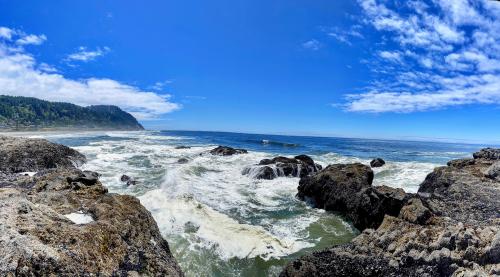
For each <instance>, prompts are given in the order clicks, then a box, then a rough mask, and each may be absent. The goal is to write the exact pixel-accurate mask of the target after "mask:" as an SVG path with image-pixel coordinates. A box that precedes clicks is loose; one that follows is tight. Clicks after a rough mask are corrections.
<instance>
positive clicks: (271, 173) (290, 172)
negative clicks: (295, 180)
mask: <svg viewBox="0 0 500 277" xmlns="http://www.w3.org/2000/svg"><path fill="white" fill-rule="evenodd" d="M319 170H321V165H319V164H315V163H314V161H313V159H312V158H311V157H309V156H307V155H299V156H296V157H294V158H287V157H281V156H279V157H275V158H273V159H263V160H261V161H260V162H259V164H258V165H256V166H252V167H249V168H246V169H245V170H244V171H243V175H249V176H250V177H252V178H255V179H267V180H271V179H274V178H277V177H285V176H291V177H304V176H307V175H309V174H311V173H313V172H317V171H319Z"/></svg>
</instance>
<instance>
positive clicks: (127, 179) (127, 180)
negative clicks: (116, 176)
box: [120, 175, 137, 186]
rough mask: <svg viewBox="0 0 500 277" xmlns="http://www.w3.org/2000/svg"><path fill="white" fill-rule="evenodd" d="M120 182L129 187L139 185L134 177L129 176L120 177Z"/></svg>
mask: <svg viewBox="0 0 500 277" xmlns="http://www.w3.org/2000/svg"><path fill="white" fill-rule="evenodd" d="M120 181H122V182H124V183H126V184H127V186H134V185H137V181H136V180H135V179H134V178H133V177H130V176H128V175H122V176H121V177H120Z"/></svg>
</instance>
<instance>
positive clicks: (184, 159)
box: [177, 158, 189, 164]
mask: <svg viewBox="0 0 500 277" xmlns="http://www.w3.org/2000/svg"><path fill="white" fill-rule="evenodd" d="M188 162H189V160H188V159H187V158H180V159H178V160H177V163H180V164H187V163H188Z"/></svg>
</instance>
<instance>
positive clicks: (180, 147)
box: [175, 145, 191, 149]
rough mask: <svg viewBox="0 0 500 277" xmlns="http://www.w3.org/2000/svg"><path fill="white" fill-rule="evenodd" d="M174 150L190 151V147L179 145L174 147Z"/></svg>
mask: <svg viewBox="0 0 500 277" xmlns="http://www.w3.org/2000/svg"><path fill="white" fill-rule="evenodd" d="M175 149H191V146H185V145H179V146H176V147H175Z"/></svg>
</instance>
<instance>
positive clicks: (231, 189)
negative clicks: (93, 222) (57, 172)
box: [29, 131, 481, 276]
mask: <svg viewBox="0 0 500 277" xmlns="http://www.w3.org/2000/svg"><path fill="white" fill-rule="evenodd" d="M29 136H31V137H43V138H46V139H49V140H51V141H54V142H58V143H62V144H65V145H68V146H71V147H74V148H75V149H77V150H79V151H80V152H82V153H83V154H85V155H86V156H87V158H88V163H87V164H85V165H84V166H83V168H84V169H88V170H94V171H98V172H100V173H101V174H102V177H101V181H102V183H103V184H104V185H106V186H107V187H108V188H109V190H110V191H111V192H116V193H122V194H130V195H135V196H137V197H138V198H139V199H140V201H141V203H142V204H143V205H144V206H145V207H146V208H147V209H148V210H149V211H150V212H151V213H152V215H153V217H154V218H155V220H156V222H157V223H158V226H159V228H160V230H161V232H162V234H163V236H164V237H165V238H166V239H167V240H168V242H169V244H170V246H171V249H172V252H173V254H174V256H175V257H176V259H177V261H178V262H179V264H180V265H181V267H182V269H183V270H184V272H185V273H186V275H187V276H276V275H278V274H279V272H280V271H281V268H282V267H283V266H284V265H285V264H286V263H287V262H289V261H291V260H293V259H294V258H296V257H298V256H301V255H304V254H307V253H310V252H312V251H314V250H319V249H324V248H326V247H328V246H332V245H335V244H341V243H346V242H349V241H350V240H351V239H352V238H353V237H355V236H356V235H357V233H358V231H357V230H356V229H355V228H353V227H352V226H351V225H350V224H349V222H347V221H345V220H344V219H343V218H342V217H341V216H339V215H337V214H334V213H330V212H325V211H323V210H319V209H314V208H311V207H309V206H308V205H307V204H306V203H304V202H302V201H299V200H297V199H296V198H295V194H296V193H297V186H298V182H299V179H298V178H290V177H281V178H276V179H274V180H255V179H251V178H250V177H248V176H244V175H242V174H241V172H242V171H243V169H244V168H245V167H247V166H249V165H252V164H257V163H258V162H259V161H260V160H261V159H264V158H272V157H275V156H277V155H283V156H295V155H299V154H307V155H310V156H311V157H312V158H313V159H314V160H315V161H317V162H318V163H319V164H321V165H323V166H326V165H328V164H333V163H351V162H361V163H365V164H369V162H370V160H371V159H372V158H375V157H381V158H383V159H385V160H386V162H387V164H386V165H385V166H384V167H382V168H376V169H374V171H375V179H374V185H387V186H391V187H396V188H403V189H404V190H405V191H407V192H416V191H417V189H418V185H419V184H420V183H421V182H422V181H423V179H424V178H425V176H426V175H427V174H428V173H430V172H431V171H432V170H433V168H434V167H436V166H440V165H444V164H446V162H447V161H448V160H450V159H456V158H462V157H469V156H470V155H471V153H472V152H475V151H477V150H478V149H480V148H481V146H479V145H468V144H452V143H436V142H409V141H385V140H365V139H347V138H319V137H294V136H277V135H255V134H236V133H220V132H187V131H141V132H81V133H37V134H31V135H29ZM217 145H228V146H232V147H238V148H245V149H247V150H249V153H248V154H243V155H235V156H229V157H221V156H213V155H210V154H208V153H207V151H209V150H210V149H213V148H214V147H216V146H217ZM177 146H189V147H191V148H189V149H177V148H176V147H177ZM180 158H187V159H188V160H189V162H188V163H186V164H179V163H178V162H177V161H178V159H180ZM122 174H127V175H129V176H132V177H134V178H135V179H136V180H137V181H138V183H137V184H136V185H135V186H127V185H126V184H124V183H123V182H121V181H120V176H121V175H122Z"/></svg>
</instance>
